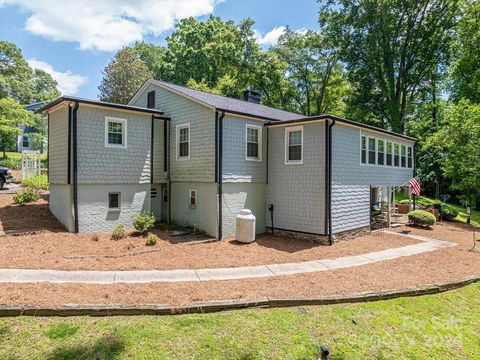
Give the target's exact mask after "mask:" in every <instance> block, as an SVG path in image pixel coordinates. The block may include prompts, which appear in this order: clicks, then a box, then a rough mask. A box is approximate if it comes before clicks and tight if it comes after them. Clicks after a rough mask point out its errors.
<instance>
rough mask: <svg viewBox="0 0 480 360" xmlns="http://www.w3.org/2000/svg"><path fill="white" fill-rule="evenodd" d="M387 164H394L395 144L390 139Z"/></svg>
mask: <svg viewBox="0 0 480 360" xmlns="http://www.w3.org/2000/svg"><path fill="white" fill-rule="evenodd" d="M386 164H387V166H392V165H393V145H392V143H391V142H390V141H387V161H386Z"/></svg>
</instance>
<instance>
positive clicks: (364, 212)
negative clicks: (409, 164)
mask: <svg viewBox="0 0 480 360" xmlns="http://www.w3.org/2000/svg"><path fill="white" fill-rule="evenodd" d="M361 133H362V134H364V135H366V136H372V137H376V138H379V139H384V140H386V141H387V140H388V141H394V142H397V143H399V144H404V145H407V146H408V145H412V146H413V142H410V141H407V140H403V139H399V138H396V137H393V136H389V135H386V134H385V135H384V134H380V133H375V132H371V131H368V130H363V129H362V130H360V129H359V128H355V127H350V126H345V125H342V124H338V123H337V124H336V125H335V126H334V127H333V130H332V137H333V143H332V147H333V148H332V209H331V210H332V232H333V233H339V232H342V231H347V230H352V229H356V228H360V227H365V226H369V225H370V186H398V185H402V184H404V183H406V182H407V181H408V180H409V179H410V178H411V177H412V176H413V169H408V168H399V167H392V166H380V165H364V164H361V162H360V155H361V152H360V141H361V140H360V138H361Z"/></svg>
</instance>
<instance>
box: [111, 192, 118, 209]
mask: <svg viewBox="0 0 480 360" xmlns="http://www.w3.org/2000/svg"><path fill="white" fill-rule="evenodd" d="M108 209H109V210H120V193H108Z"/></svg>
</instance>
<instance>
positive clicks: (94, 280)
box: [0, 230, 456, 284]
mask: <svg viewBox="0 0 480 360" xmlns="http://www.w3.org/2000/svg"><path fill="white" fill-rule="evenodd" d="M385 233H387V234H393V235H398V236H404V237H409V238H412V239H415V240H418V241H420V243H419V244H415V245H407V246H402V247H397V248H392V249H386V250H381V251H375V252H369V253H365V254H361V255H354V256H345V257H339V258H334V259H323V260H313V261H305V262H298V263H286V264H271V265H258V266H242V267H236V268H215V269H197V270H193V269H191V270H190V269H188V270H143V271H62V270H30V269H0V283H41V282H49V283H81V284H142V283H155V282H184V281H211V280H238V279H251V278H264V277H275V276H282V275H295V274H303V273H310V272H317V271H326V270H334V269H341V268H348V267H353V266H359V265H366V264H372V263H375V262H379V261H385V260H391V259H396V258H399V257H403V256H411V255H416V254H421V253H425V252H430V251H434V250H438V249H441V248H446V247H452V246H455V245H456V244H453V243H450V242H447V241H441V240H436V239H431V238H427V237H424V236H418V235H407V234H401V233H397V232H393V231H388V230H385Z"/></svg>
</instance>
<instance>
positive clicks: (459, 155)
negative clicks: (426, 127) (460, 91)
mask: <svg viewBox="0 0 480 360" xmlns="http://www.w3.org/2000/svg"><path fill="white" fill-rule="evenodd" d="M428 147H429V148H431V149H432V151H436V152H439V153H441V154H442V162H441V168H442V170H443V171H444V174H445V176H446V177H448V178H450V179H451V181H452V183H451V184H452V185H451V187H452V189H454V190H458V191H461V192H462V193H463V195H464V196H465V198H466V199H467V200H468V202H469V203H470V204H472V203H473V198H474V195H475V194H478V189H479V188H480V151H479V149H480V105H479V104H473V103H471V102H469V101H467V100H461V101H460V102H459V103H458V104H457V105H455V104H449V105H448V106H447V108H446V110H445V123H444V126H442V128H441V129H440V130H439V131H438V132H436V133H435V134H434V135H433V136H432V137H431V138H430V139H429V140H428V142H427V148H428Z"/></svg>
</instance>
